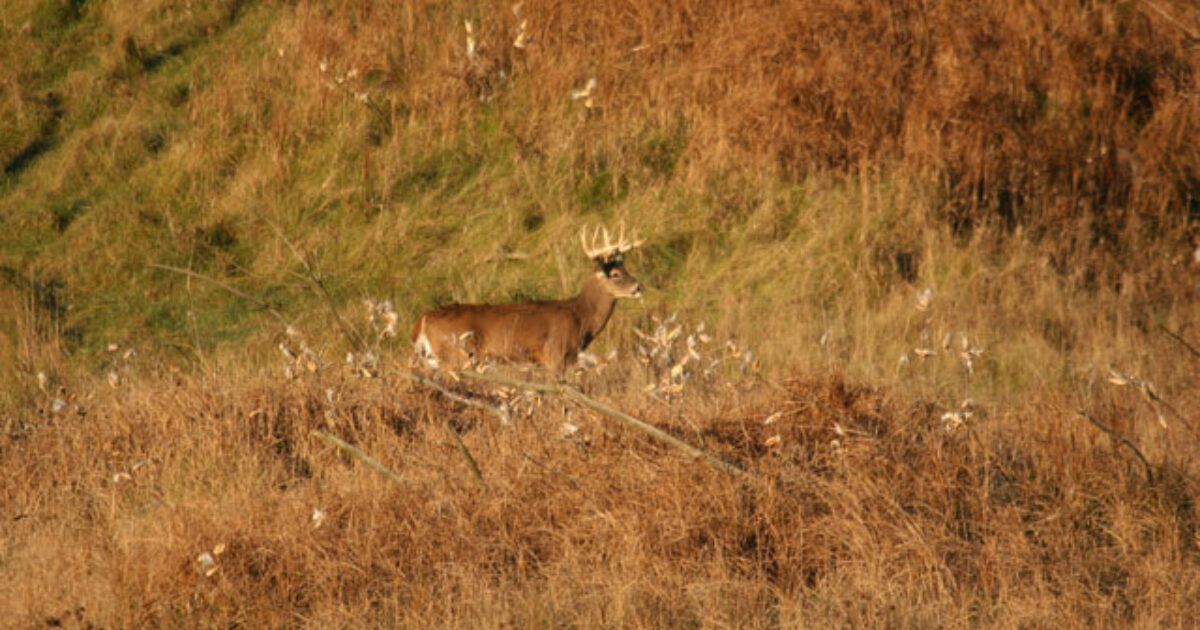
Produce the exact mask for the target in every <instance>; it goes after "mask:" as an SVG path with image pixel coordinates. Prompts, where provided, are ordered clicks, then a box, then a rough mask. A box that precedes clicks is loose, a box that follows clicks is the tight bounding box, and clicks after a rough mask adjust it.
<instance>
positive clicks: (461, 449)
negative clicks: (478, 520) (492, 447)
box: [442, 424, 488, 490]
mask: <svg viewBox="0 0 1200 630" xmlns="http://www.w3.org/2000/svg"><path fill="white" fill-rule="evenodd" d="M442 428H444V429H446V433H449V434H450V439H452V440H454V446H455V447H456V448H457V449H458V453H459V454H460V455H462V456H463V459H465V460H467V467H469V468H470V469H471V476H472V477H474V478H475V482H476V483H478V484H479V487H480V488H483V489H484V490H487V489H488V485H487V482H486V481H484V480H483V473H482V472H480V470H479V464H478V463H476V462H475V458H474V457H472V456H471V451H470V450H469V449H467V445H466V444H463V441H462V438H460V437H458V432H457V431H455V430H454V427H452V426H450V425H449V424H443V425H442Z"/></svg>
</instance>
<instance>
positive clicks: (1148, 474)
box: [1077, 409, 1154, 483]
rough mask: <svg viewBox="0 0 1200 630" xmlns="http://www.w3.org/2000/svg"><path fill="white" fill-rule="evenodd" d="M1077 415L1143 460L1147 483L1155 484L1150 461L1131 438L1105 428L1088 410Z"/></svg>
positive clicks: (1079, 411) (1081, 410)
mask: <svg viewBox="0 0 1200 630" xmlns="http://www.w3.org/2000/svg"><path fill="white" fill-rule="evenodd" d="M1077 413H1078V414H1079V415H1080V416H1082V417H1083V419H1084V420H1087V421H1088V422H1090V423H1092V426H1094V427H1096V428H1097V429H1100V430H1101V431H1103V432H1105V433H1107V434H1108V436H1109V437H1111V438H1112V439H1114V440H1116V441H1117V442H1118V443H1119V444H1122V445H1124V446H1125V447H1126V448H1128V449H1129V450H1130V451H1132V452H1133V454H1134V455H1136V456H1137V458H1138V459H1139V460H1141V462H1142V466H1144V467H1145V468H1146V481H1147V483H1154V472H1153V469H1152V468H1151V466H1150V460H1148V459H1146V456H1145V455H1142V451H1141V450H1140V449H1138V447H1137V446H1136V445H1135V444H1134V443H1133V442H1131V441H1130V440H1129V438H1127V437H1125V436H1123V435H1120V434H1118V433H1117V432H1116V431H1114V430H1112V429H1111V428H1109V427H1107V426H1105V425H1104V424H1102V423H1101V422H1100V421H1099V420H1097V419H1096V418H1095V417H1093V416H1092V414H1090V413H1088V412H1087V411H1086V410H1083V409H1080V410H1078V411H1077Z"/></svg>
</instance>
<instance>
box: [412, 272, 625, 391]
mask: <svg viewBox="0 0 1200 630" xmlns="http://www.w3.org/2000/svg"><path fill="white" fill-rule="evenodd" d="M641 294H642V285H641V284H640V283H638V281H637V279H636V278H634V277H633V276H631V275H629V274H628V273H625V270H624V265H623V264H621V263H619V262H617V263H615V264H608V265H604V264H601V268H599V269H597V270H596V272H595V273H594V274H593V275H592V277H590V278H588V280H587V282H585V283H584V285H583V289H582V290H580V292H579V295H576V296H575V297H573V298H569V299H565V300H554V301H546V302H522V303H515V304H452V305H450V306H444V307H441V308H437V309H434V310H432V311H429V312H427V313H425V314H424V315H422V316H421V317H419V318H418V319H417V321H416V323H415V324H414V325H413V331H412V341H413V348H414V350H415V351H416V352H417V354H418V355H424V357H425V358H426V359H427V360H431V361H430V363H431V364H432V365H436V366H439V367H441V366H442V365H443V364H445V366H446V367H450V368H451V369H454V368H458V367H461V366H462V365H464V364H466V363H468V362H471V361H479V360H484V359H501V360H507V361H517V362H530V363H538V364H540V365H543V366H545V367H546V368H547V369H550V370H553V371H556V372H562V371H563V370H565V369H566V368H567V367H569V366H571V365H573V364H574V363H575V359H576V356H577V355H578V354H579V352H580V351H582V350H584V349H585V348H587V347H588V345H589V344H590V343H591V342H592V340H593V339H595V338H596V336H597V335H599V334H600V332H601V331H603V330H604V326H605V325H606V324H608V319H609V317H611V316H612V313H613V309H614V308H615V307H616V301H617V299H619V298H623V297H641ZM422 336H424V339H425V340H426V341H424V342H423V341H422ZM425 344H427V345H425Z"/></svg>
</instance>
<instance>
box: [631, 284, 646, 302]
mask: <svg viewBox="0 0 1200 630" xmlns="http://www.w3.org/2000/svg"><path fill="white" fill-rule="evenodd" d="M645 293H646V288H645V287H643V286H642V283H640V282H639V283H637V284H636V285H634V287H633V297H638V298H640V297H642V296H643V295H645Z"/></svg>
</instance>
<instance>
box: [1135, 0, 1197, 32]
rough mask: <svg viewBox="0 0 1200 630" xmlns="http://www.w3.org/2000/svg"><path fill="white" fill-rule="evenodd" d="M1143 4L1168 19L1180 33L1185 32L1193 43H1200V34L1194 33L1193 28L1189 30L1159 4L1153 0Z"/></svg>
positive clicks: (1143, 0) (1145, 1) (1147, 0)
mask: <svg viewBox="0 0 1200 630" xmlns="http://www.w3.org/2000/svg"><path fill="white" fill-rule="evenodd" d="M1142 4H1145V5H1146V6H1148V7H1150V8H1151V9H1154V11H1155V12H1156V13H1158V14H1159V15H1161V16H1162V17H1163V18H1164V19H1166V20H1167V21H1168V22H1170V23H1171V24H1172V25H1174V26H1175V27H1176V28H1178V29H1179V30H1180V31H1183V34H1184V35H1186V36H1187V38H1188V39H1189V40H1190V41H1193V42H1195V41H1200V34H1197V33H1196V31H1193V30H1192V29H1191V28H1188V26H1187V25H1186V24H1184V23H1183V22H1181V21H1180V20H1179V18H1177V17H1175V16H1174V15H1171V14H1170V13H1167V10H1166V9H1164V8H1162V7H1161V6H1159V5H1158V3H1157V2H1154V1H1153V0H1142Z"/></svg>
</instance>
